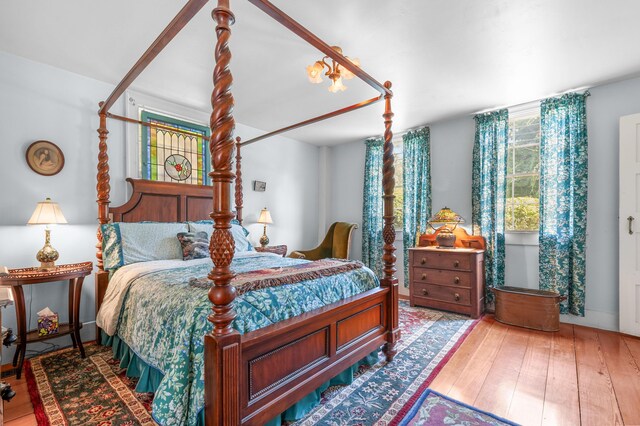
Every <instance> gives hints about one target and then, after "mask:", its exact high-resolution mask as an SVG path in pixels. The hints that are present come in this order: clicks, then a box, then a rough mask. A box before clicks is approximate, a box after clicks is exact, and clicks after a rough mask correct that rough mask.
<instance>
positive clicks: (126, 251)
mask: <svg viewBox="0 0 640 426" xmlns="http://www.w3.org/2000/svg"><path fill="white" fill-rule="evenodd" d="M101 231H102V259H103V262H104V268H105V269H106V270H113V269H117V268H119V267H121V266H124V265H129V264H131V263H137V262H148V261H150V260H167V259H180V258H181V257H182V249H181V248H180V242H179V241H178V240H176V235H177V234H178V233H179V232H188V231H189V227H188V226H187V224H186V223H165V222H142V223H126V222H116V223H106V224H104V225H102V226H101Z"/></svg>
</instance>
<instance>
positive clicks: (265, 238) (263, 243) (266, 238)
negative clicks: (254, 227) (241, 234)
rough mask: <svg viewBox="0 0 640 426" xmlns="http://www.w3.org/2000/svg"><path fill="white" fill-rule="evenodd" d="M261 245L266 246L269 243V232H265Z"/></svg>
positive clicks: (261, 238)
mask: <svg viewBox="0 0 640 426" xmlns="http://www.w3.org/2000/svg"><path fill="white" fill-rule="evenodd" d="M260 245H261V246H262V247H266V246H268V245H269V237H267V234H263V235H262V237H260Z"/></svg>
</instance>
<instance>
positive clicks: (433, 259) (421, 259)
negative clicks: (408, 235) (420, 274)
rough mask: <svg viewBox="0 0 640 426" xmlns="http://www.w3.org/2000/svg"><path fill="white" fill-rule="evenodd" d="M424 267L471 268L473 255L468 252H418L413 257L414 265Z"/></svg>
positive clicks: (464, 269) (468, 269)
mask: <svg viewBox="0 0 640 426" xmlns="http://www.w3.org/2000/svg"><path fill="white" fill-rule="evenodd" d="M411 266H418V267H423V268H436V269H451V270H462V271H470V270H471V257H470V256H469V254H468V253H460V254H458V253H451V252H447V253H438V252H435V251H432V252H423V253H420V252H417V253H415V255H414V257H413V265H411Z"/></svg>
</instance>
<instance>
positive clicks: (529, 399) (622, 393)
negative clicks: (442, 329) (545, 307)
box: [430, 316, 640, 426]
mask: <svg viewBox="0 0 640 426" xmlns="http://www.w3.org/2000/svg"><path fill="white" fill-rule="evenodd" d="M430 387H431V388H432V389H433V390H435V391H438V392H440V393H442V394H444V395H448V396H451V397H452V398H455V399H458V400H460V401H462V402H465V403H467V404H470V405H473V406H475V407H477V408H480V409H482V410H486V411H489V412H492V413H494V414H497V415H498V416H502V417H505V418H507V419H510V420H513V421H514V422H517V423H520V424H523V425H554V426H555V425H567V426H569V425H571V426H573V425H581V424H582V425H589V426H590V425H594V426H605V425H606V426H609V425H622V424H625V425H640V339H638V338H635V337H630V336H624V335H622V334H620V333H612V332H609V331H603V330H597V329H593V328H588V327H581V326H573V325H570V324H562V325H561V328H560V331H559V332H557V333H544V332H540V331H534V330H527V329H523V328H518V327H511V326H507V325H504V324H500V323H498V322H496V321H495V320H494V319H493V317H491V316H486V317H485V318H484V319H483V320H482V322H481V323H480V324H478V326H476V328H475V329H474V330H473V331H472V332H471V334H470V335H469V337H468V338H467V340H466V341H465V342H464V343H463V344H462V345H461V346H460V349H459V350H458V352H456V353H455V355H454V356H453V357H452V358H451V360H450V361H449V362H448V363H447V365H446V366H445V367H444V368H443V369H442V371H441V372H440V374H438V376H437V377H436V378H435V379H434V381H433V382H432V383H431V386H430Z"/></svg>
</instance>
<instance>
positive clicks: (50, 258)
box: [36, 229, 59, 271]
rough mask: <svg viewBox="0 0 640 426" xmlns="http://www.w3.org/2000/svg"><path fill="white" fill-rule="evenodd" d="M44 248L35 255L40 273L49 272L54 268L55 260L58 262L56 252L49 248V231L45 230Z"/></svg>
mask: <svg viewBox="0 0 640 426" xmlns="http://www.w3.org/2000/svg"><path fill="white" fill-rule="evenodd" d="M44 235H45V241H44V247H42V248H41V249H40V251H39V252H38V254H37V255H36V259H37V260H38V262H40V270H41V271H50V270H52V269H55V268H56V264H55V263H56V260H58V257H59V254H58V250H56V249H54V248H53V247H51V231H50V230H49V229H45V234H44Z"/></svg>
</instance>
